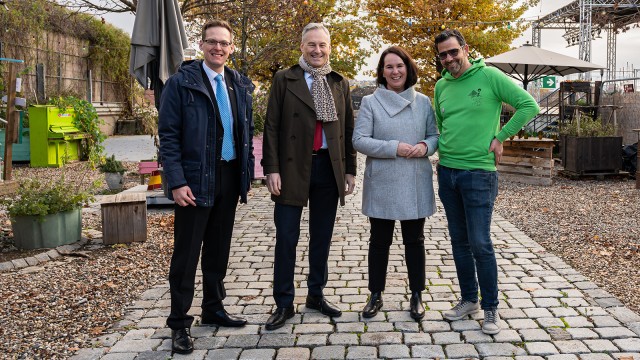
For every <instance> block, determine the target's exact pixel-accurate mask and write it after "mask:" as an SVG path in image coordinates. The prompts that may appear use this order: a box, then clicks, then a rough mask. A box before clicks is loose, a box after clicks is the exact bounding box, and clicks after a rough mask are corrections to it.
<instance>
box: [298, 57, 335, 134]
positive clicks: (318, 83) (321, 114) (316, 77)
mask: <svg viewBox="0 0 640 360" xmlns="http://www.w3.org/2000/svg"><path fill="white" fill-rule="evenodd" d="M298 64H300V67H301V68H302V70H304V71H306V72H308V73H309V74H311V76H312V77H313V82H312V83H311V96H312V97H313V105H314V106H315V107H316V114H317V115H318V120H319V121H322V122H330V121H336V120H338V113H337V112H336V104H335V102H334V101H333V95H331V89H330V88H329V83H328V82H327V74H328V73H330V72H331V65H329V62H327V63H326V64H324V65H322V67H320V68H314V67H313V66H311V65H309V64H308V63H307V61H306V60H305V59H304V57H303V56H300V60H299V61H298Z"/></svg>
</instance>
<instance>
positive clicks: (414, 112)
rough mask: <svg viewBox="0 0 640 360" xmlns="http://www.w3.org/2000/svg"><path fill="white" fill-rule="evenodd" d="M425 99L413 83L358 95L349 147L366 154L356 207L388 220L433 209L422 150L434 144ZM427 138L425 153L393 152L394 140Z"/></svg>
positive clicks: (430, 113) (434, 129) (430, 171)
mask: <svg viewBox="0 0 640 360" xmlns="http://www.w3.org/2000/svg"><path fill="white" fill-rule="evenodd" d="M438 137H439V135H438V128H437V126H436V120H435V116H434V112H433V109H432V107H431V101H430V100H429V98H428V97H427V96H425V95H423V94H420V93H418V92H416V91H415V88H414V87H410V88H409V89H407V90H405V91H403V92H402V93H399V94H398V93H396V92H394V91H390V90H387V89H386V88H384V87H379V88H378V89H376V91H375V92H374V93H373V94H372V95H369V96H365V97H364V98H363V99H362V104H361V105H360V112H359V113H358V118H357V119H356V123H355V128H354V131H353V147H354V148H355V149H356V150H357V151H358V152H361V153H362V154H364V155H366V156H367V160H366V167H365V170H364V180H363V182H364V185H363V186H364V189H363V192H362V213H363V214H364V215H367V216H369V217H374V218H379V219H389V220H413V219H420V218H425V217H427V216H431V215H433V213H435V211H436V205H435V194H434V191H433V182H432V175H433V169H432V167H431V162H430V161H429V158H428V156H429V155H433V153H434V152H435V151H436V149H437V147H438ZM400 142H404V143H407V144H410V145H415V144H417V143H418V142H424V143H426V144H427V156H425V157H422V158H405V157H401V156H397V149H398V144H399V143H400Z"/></svg>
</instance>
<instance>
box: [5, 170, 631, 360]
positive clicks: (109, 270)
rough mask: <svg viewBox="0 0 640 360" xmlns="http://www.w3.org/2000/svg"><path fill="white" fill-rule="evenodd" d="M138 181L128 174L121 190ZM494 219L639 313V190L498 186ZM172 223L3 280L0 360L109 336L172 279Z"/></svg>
mask: <svg viewBox="0 0 640 360" xmlns="http://www.w3.org/2000/svg"><path fill="white" fill-rule="evenodd" d="M127 166H128V168H129V169H130V170H134V168H135V164H133V163H130V164H127ZM65 171H66V174H67V175H66V176H67V179H68V181H70V182H81V181H87V179H102V174H100V173H99V172H97V171H89V172H87V170H86V169H84V168H83V167H82V165H81V164H72V165H69V166H67V168H66V170H65ZM59 172H60V169H30V168H27V167H25V168H18V169H16V171H15V173H14V174H15V178H17V179H20V178H26V177H35V176H39V177H52V176H59ZM138 180H139V178H138V176H137V174H135V173H133V174H130V175H129V176H128V178H127V183H126V184H125V187H131V186H134V185H137V182H138ZM100 191H106V185H103V187H102V188H101V190H100ZM496 213H497V214H500V215H502V216H503V217H505V218H506V219H507V220H509V221H511V222H512V223H513V224H514V225H516V226H517V227H518V228H519V229H521V230H523V231H524V232H525V233H526V234H528V235H529V236H530V237H531V238H533V239H534V240H535V241H537V242H538V243H539V244H540V245H542V246H544V247H545V248H546V249H547V250H549V251H550V252H552V253H554V254H557V255H558V256H560V257H562V258H563V259H565V261H567V262H568V263H570V264H571V265H572V266H573V267H574V268H575V269H577V270H578V271H580V272H581V273H582V274H583V275H585V276H587V277H589V278H590V279H591V280H592V281H594V282H595V283H597V284H598V285H599V286H600V287H602V288H604V289H606V290H607V291H609V292H610V293H612V294H615V295H616V296H617V297H618V298H619V299H620V300H621V301H622V302H623V303H624V304H625V305H626V306H628V307H629V308H631V309H633V310H634V311H636V312H640V256H639V251H640V229H639V228H638V216H637V214H639V213H640V190H635V188H634V182H632V181H572V180H566V179H562V178H557V179H556V180H555V183H554V185H552V186H549V187H540V186H529V185H521V184H515V183H502V184H501V185H500V194H499V196H498V200H497V202H496ZM172 222H173V217H172V216H171V215H166V214H164V215H163V214H161V213H149V216H148V222H147V224H148V240H147V241H146V242H144V243H135V244H131V245H129V246H123V245H115V246H109V247H103V248H100V249H98V250H89V249H84V250H87V251H81V252H79V253H77V254H74V255H75V256H65V257H63V258H62V259H61V260H56V261H49V262H48V263H45V264H44V265H43V266H41V267H40V268H28V270H22V271H18V272H8V273H0V284H2V286H1V287H0V324H1V326H0V339H2V340H1V341H0V358H2V357H3V356H7V355H6V354H12V355H9V358H47V359H56V358H66V357H68V356H69V355H71V354H73V352H74V351H75V350H77V349H79V348H83V347H88V346H90V345H91V344H90V340H91V339H92V338H95V337H97V336H99V335H101V334H104V333H108V332H109V331H110V330H109V328H110V326H112V325H113V324H115V323H117V321H118V320H120V319H122V316H123V313H124V308H125V307H126V305H127V304H130V303H131V302H132V301H134V300H136V299H137V298H138V297H139V296H140V294H141V293H142V292H143V291H144V290H146V289H148V288H150V287H152V286H153V285H155V284H157V283H158V282H160V281H164V280H165V279H166V276H167V271H168V264H169V259H170V253H171V245H172V229H173V223H172ZM0 225H1V226H0V227H1V229H2V232H3V234H2V236H0V251H1V252H0V256H2V257H4V258H5V259H10V258H12V257H13V258H20V257H24V256H25V254H26V253H25V252H21V251H18V250H16V249H15V248H14V247H12V244H11V238H10V236H11V234H10V228H11V227H10V224H9V223H8V219H7V218H6V215H4V214H2V213H1V212H0ZM83 227H84V228H85V229H87V228H90V229H96V230H100V216H99V214H98V213H93V214H91V215H89V216H83ZM31 255H32V254H31ZM2 257H0V260H1V259H2ZM2 261H4V260H2ZM2 354H4V355H2Z"/></svg>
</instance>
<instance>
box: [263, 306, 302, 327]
mask: <svg viewBox="0 0 640 360" xmlns="http://www.w3.org/2000/svg"><path fill="white" fill-rule="evenodd" d="M293 315H295V311H293V307H288V308H277V309H276V311H274V312H273V314H271V316H269V319H268V320H267V323H266V325H265V326H264V328H265V329H267V330H275V329H279V328H281V327H283V326H284V324H285V323H286V322H287V320H288V319H291V318H292V317H293Z"/></svg>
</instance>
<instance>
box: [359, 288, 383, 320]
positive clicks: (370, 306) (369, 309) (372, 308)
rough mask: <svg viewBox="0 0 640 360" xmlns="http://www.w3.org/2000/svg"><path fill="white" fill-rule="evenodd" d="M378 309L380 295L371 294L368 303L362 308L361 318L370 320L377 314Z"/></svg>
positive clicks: (376, 293)
mask: <svg viewBox="0 0 640 360" xmlns="http://www.w3.org/2000/svg"><path fill="white" fill-rule="evenodd" d="M380 309H382V293H381V292H374V293H371V296H370V297H369V302H368V303H367V305H365V306H364V309H362V317H365V318H372V317H374V316H376V315H377V314H378V311H379V310H380Z"/></svg>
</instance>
